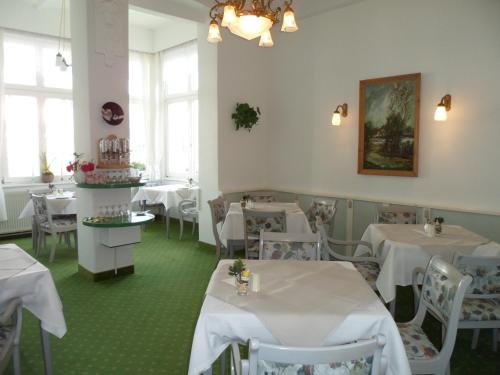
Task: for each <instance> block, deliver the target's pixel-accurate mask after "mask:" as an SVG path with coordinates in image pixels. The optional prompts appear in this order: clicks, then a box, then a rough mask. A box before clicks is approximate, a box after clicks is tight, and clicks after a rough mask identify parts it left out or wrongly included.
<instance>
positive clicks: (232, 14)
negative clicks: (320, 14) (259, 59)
mask: <svg viewBox="0 0 500 375" xmlns="http://www.w3.org/2000/svg"><path fill="white" fill-rule="evenodd" d="M272 2H273V0H227V1H219V0H215V5H214V6H213V7H212V9H211V10H210V17H211V18H212V20H211V22H210V26H209V31H208V38H207V40H208V41H209V42H210V43H220V42H221V41H222V36H221V33H220V29H219V22H220V25H221V26H222V27H227V28H228V29H229V31H231V33H233V34H235V35H237V36H239V37H241V38H244V39H246V40H252V39H255V38H258V37H260V42H259V46H261V47H272V46H273V44H274V43H273V40H272V37H271V28H272V27H273V26H274V25H275V24H277V23H279V22H280V15H281V8H280V7H277V8H275V9H273V8H272ZM292 2H293V0H290V1H285V3H284V5H285V11H284V12H283V13H284V14H283V25H282V28H281V31H283V32H294V31H297V30H298V27H297V23H296V21H295V13H294V12H293V9H292V7H291V5H292Z"/></svg>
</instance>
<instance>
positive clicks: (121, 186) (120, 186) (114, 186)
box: [76, 182, 146, 189]
mask: <svg viewBox="0 0 500 375" xmlns="http://www.w3.org/2000/svg"><path fill="white" fill-rule="evenodd" d="M144 185H146V183H145V182H127V183H120V184H76V187H79V188H82V189H125V188H133V187H140V186H144Z"/></svg>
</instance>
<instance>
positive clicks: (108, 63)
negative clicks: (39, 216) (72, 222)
mask: <svg viewBox="0 0 500 375" xmlns="http://www.w3.org/2000/svg"><path fill="white" fill-rule="evenodd" d="M71 35H72V60H73V67H72V69H73V98H74V121H75V151H76V152H77V153H84V158H85V159H86V160H88V159H94V160H97V143H98V140H99V139H100V138H104V137H106V136H108V135H110V134H115V135H116V136H118V137H119V138H129V121H128V1H127V0H72V1H71ZM106 102H115V103H118V104H119V105H120V106H121V107H122V108H123V110H124V113H125V120H124V121H123V122H122V123H121V124H120V125H118V126H111V125H108V124H106V123H105V122H104V120H103V119H102V117H101V107H102V105H103V104H104V103H106ZM130 195H131V193H130V189H116V190H114V189H113V190H105V189H102V190H95V189H78V190H77V196H78V222H79V224H78V244H79V249H78V261H79V265H80V266H81V267H83V268H84V269H86V270H87V271H90V272H91V273H93V274H96V273H100V272H104V271H110V270H112V269H114V265H115V259H114V250H113V249H110V248H108V247H105V246H103V245H101V241H100V235H101V230H100V229H93V228H89V227H85V226H83V225H82V224H81V221H82V219H83V218H84V217H86V216H96V214H97V210H98V207H99V206H102V205H112V204H123V203H126V202H129V201H130ZM122 250H123V251H122ZM132 264H133V260H132V247H131V246H128V247H125V248H122V249H121V250H120V251H118V252H117V265H118V268H120V267H126V266H130V265H132Z"/></svg>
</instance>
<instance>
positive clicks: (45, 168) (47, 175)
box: [40, 152, 54, 183]
mask: <svg viewBox="0 0 500 375" xmlns="http://www.w3.org/2000/svg"><path fill="white" fill-rule="evenodd" d="M51 164H52V162H50V163H49V162H48V160H47V153H46V152H42V153H41V154H40V172H41V177H42V182H45V183H50V182H52V181H54V173H52V172H51V170H50V165H51Z"/></svg>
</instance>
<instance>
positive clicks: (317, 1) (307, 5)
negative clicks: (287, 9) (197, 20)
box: [171, 0, 366, 19]
mask: <svg viewBox="0 0 500 375" xmlns="http://www.w3.org/2000/svg"><path fill="white" fill-rule="evenodd" d="M171 1H181V0H171ZM184 1H185V0H184ZM361 1H366V0H295V1H294V2H293V5H292V7H293V10H294V11H295V15H296V17H297V18H298V19H303V18H307V17H312V16H316V15H318V14H321V13H324V12H328V11H330V10H333V9H337V8H342V7H345V6H349V5H353V4H356V3H359V2H361ZM187 2H195V3H200V4H203V5H205V6H207V7H212V6H213V5H214V4H215V1H214V0H188V1H187ZM284 2H285V1H284V0H274V2H273V4H275V6H281V8H282V9H283V4H284Z"/></svg>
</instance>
